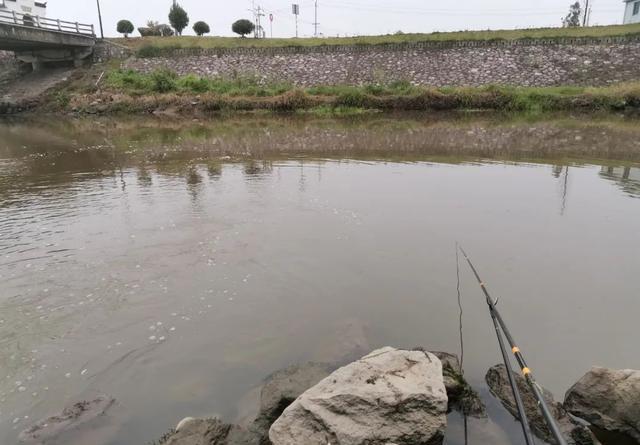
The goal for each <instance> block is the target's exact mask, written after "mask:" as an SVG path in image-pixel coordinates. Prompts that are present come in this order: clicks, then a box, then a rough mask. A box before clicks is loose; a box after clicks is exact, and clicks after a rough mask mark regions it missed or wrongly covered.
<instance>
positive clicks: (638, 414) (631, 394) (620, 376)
mask: <svg viewBox="0 0 640 445" xmlns="http://www.w3.org/2000/svg"><path fill="white" fill-rule="evenodd" d="M564 406H565V408H566V409H567V411H569V412H570V413H572V414H573V415H575V416H578V417H581V418H582V419H585V420H587V421H589V422H591V423H592V424H593V425H595V426H597V427H598V428H601V429H603V430H605V431H610V432H615V433H622V434H626V435H627V436H630V437H633V438H634V439H635V440H637V441H639V442H640V371H637V370H633V369H623V370H614V369H606V368H598V367H594V368H592V369H591V370H590V371H589V372H587V373H586V374H585V375H584V376H583V377H582V378H581V379H580V380H579V381H578V382H577V383H576V384H575V385H573V386H572V387H571V388H570V389H569V391H567V394H566V396H565V399H564Z"/></svg>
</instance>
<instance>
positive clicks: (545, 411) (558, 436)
mask: <svg viewBox="0 0 640 445" xmlns="http://www.w3.org/2000/svg"><path fill="white" fill-rule="evenodd" d="M460 251H461V252H462V255H464V258H465V260H466V261H467V263H468V264H469V267H470V268H471V270H472V271H473V274H474V275H475V277H476V280H478V283H479V284H480V287H481V288H482V292H483V293H484V295H485V297H486V300H487V305H488V306H489V311H490V313H491V318H492V320H493V323H494V327H495V329H496V334H497V336H498V343H499V344H500V350H501V352H502V356H503V359H504V361H505V366H506V367H507V369H506V371H507V376H508V377H509V383H510V385H511V388H512V390H513V395H514V399H515V402H516V407H517V409H518V412H519V413H520V420H521V423H522V429H523V432H524V436H525V441H526V442H527V444H532V443H533V439H532V437H531V430H530V428H529V422H528V420H527V416H526V413H525V412H524V407H523V404H522V399H521V397H520V393H519V391H518V388H517V385H516V384H515V382H514V381H513V376H512V375H511V372H512V371H511V366H510V361H509V357H508V354H507V352H506V348H505V345H504V340H503V338H502V334H501V332H500V330H502V332H503V333H504V336H505V337H506V339H507V341H508V342H509V345H510V346H511V352H512V353H513V355H514V356H515V358H516V361H517V362H518V365H519V366H520V370H521V371H522V375H523V377H524V379H525V381H526V382H527V385H528V386H529V388H530V389H531V392H532V393H533V395H534V397H535V398H536V400H537V402H538V406H539V407H540V411H541V412H542V416H543V417H544V419H545V422H546V423H547V426H548V427H549V430H550V431H551V434H552V436H553V437H554V438H555V440H556V443H557V444H558V445H567V441H566V440H565V438H564V437H563V435H562V433H561V432H560V428H559V427H558V424H557V422H556V420H555V418H554V417H553V414H551V410H550V409H549V406H548V405H547V402H546V401H545V399H544V396H543V394H542V389H541V388H540V386H539V385H538V383H537V382H536V380H535V378H534V376H533V372H532V371H531V368H529V366H528V365H527V362H526V361H525V359H524V356H523V355H522V352H521V351H520V348H519V347H518V346H517V344H516V342H515V340H514V338H513V336H512V335H511V332H510V331H509V328H508V327H507V324H506V323H505V322H504V319H503V318H502V316H501V315H500V312H499V311H498V309H497V307H496V302H495V301H494V300H493V299H492V298H491V296H490V295H489V291H488V290H487V286H486V284H485V282H484V281H482V279H481V278H480V275H479V274H478V271H477V270H476V268H475V266H474V265H473V263H472V262H471V260H470V259H469V256H468V255H467V253H466V252H465V251H464V249H463V248H462V247H460Z"/></svg>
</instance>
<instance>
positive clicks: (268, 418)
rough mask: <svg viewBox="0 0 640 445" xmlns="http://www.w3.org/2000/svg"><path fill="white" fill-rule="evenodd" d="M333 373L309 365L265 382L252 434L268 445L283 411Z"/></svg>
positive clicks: (286, 370)
mask: <svg viewBox="0 0 640 445" xmlns="http://www.w3.org/2000/svg"><path fill="white" fill-rule="evenodd" d="M330 373H331V369H330V366H329V365H327V364H320V363H306V364H304V365H294V366H290V367H288V368H286V369H283V370H281V371H278V372H275V373H274V374H272V375H271V376H270V377H268V378H267V379H266V381H265V384H264V386H263V387H262V391H261V393H260V412H259V414H258V417H257V418H256V420H255V422H254V423H253V425H252V426H251V430H252V431H254V432H256V433H257V434H258V436H259V437H260V443H261V444H269V443H270V442H269V428H270V427H271V425H272V424H273V422H275V421H276V419H277V418H278V417H280V415H281V414H282V413H283V411H284V410H285V409H286V408H287V407H288V406H289V405H291V404H292V403H293V402H294V401H295V400H296V399H297V398H298V397H299V396H300V395H302V393H304V392H305V391H306V390H308V389H309V388H311V387H312V386H314V385H316V384H317V383H318V382H320V381H321V380H322V379H324V378H325V377H327V376H328V375H329V374H330Z"/></svg>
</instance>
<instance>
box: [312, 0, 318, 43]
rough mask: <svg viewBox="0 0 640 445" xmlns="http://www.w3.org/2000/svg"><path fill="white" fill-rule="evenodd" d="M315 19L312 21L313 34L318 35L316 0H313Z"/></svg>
mask: <svg viewBox="0 0 640 445" xmlns="http://www.w3.org/2000/svg"><path fill="white" fill-rule="evenodd" d="M314 17H315V20H314V21H313V26H314V31H313V36H314V37H318V25H319V23H318V0H316V1H315V16H314Z"/></svg>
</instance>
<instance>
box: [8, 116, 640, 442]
mask: <svg viewBox="0 0 640 445" xmlns="http://www.w3.org/2000/svg"><path fill="white" fill-rule="evenodd" d="M638 133H640V126H638V125H637V122H628V121H627V120H623V119H622V120H614V121H610V120H606V121H592V122H588V123H584V122H583V121H582V120H581V119H570V118H565V119H560V120H557V121H551V122H549V121H542V122H540V121H534V122H528V121H525V122H501V121H499V120H497V121H496V120H495V119H494V118H488V117H481V118H477V119H468V118H462V119H457V120H453V121H449V120H448V121H439V120H436V121H433V120H431V118H428V117H424V116H411V117H409V118H408V119H397V120H389V119H379V118H375V119H373V120H370V119H365V120H358V121H340V122H331V121H325V120H321V121H315V120H308V119H293V118H292V119H284V120H283V119H268V118H255V117H254V118H251V119H230V120H222V121H219V122H212V123H189V124H187V125H186V126H185V125H182V126H180V125H177V124H175V123H173V122H172V123H164V122H158V121H137V122H119V121H102V120H98V121H84V120H83V121H55V120H52V121H49V122H41V123H38V124H35V123H34V122H25V121H16V122H5V123H2V124H0V234H1V237H0V280H1V282H2V283H3V286H2V289H1V290H0V363H1V364H2V373H1V374H0V443H3V444H4V443H7V444H11V443H15V439H16V436H17V434H18V432H19V431H21V430H22V429H24V428H26V427H27V426H28V425H30V424H31V423H32V422H33V421H35V420H37V419H39V418H41V417H44V416H45V415H49V414H51V413H54V412H56V411H58V410H59V409H60V407H61V406H62V405H64V404H65V403H66V402H68V401H73V400H78V399H83V398H84V399H88V398H91V397H93V396H95V395H96V394H101V393H107V394H110V395H112V396H114V397H115V398H116V399H117V400H118V405H117V409H116V411H115V412H114V413H113V415H112V416H111V417H109V418H108V419H107V420H106V422H107V425H102V427H101V429H100V430H98V431H95V430H94V431H92V432H91V434H92V436H91V438H90V439H87V437H86V436H84V437H83V438H82V440H81V439H78V438H74V439H73V440H72V439H70V440H69V441H68V442H66V443H67V444H68V445H73V444H75V443H95V444H121V443H147V442H148V441H149V440H151V439H153V438H156V437H159V436H160V435H161V434H162V433H163V432H164V431H165V430H166V429H167V428H168V427H169V426H171V425H173V424H175V423H176V421H177V420H179V419H180V418H182V417H184V416H186V415H200V416H205V415H220V416H222V417H223V418H225V419H227V420H235V419H237V418H239V417H242V414H243V411H242V408H241V406H240V401H241V400H242V399H243V398H244V397H245V396H246V395H247V394H249V393H250V392H251V390H252V388H254V387H255V386H256V385H258V384H259V383H260V381H261V379H262V378H264V376H266V375H268V374H270V373H271V372H273V371H274V370H277V369H280V368H282V367H285V366H287V365H288V364H290V363H292V362H300V361H306V360H316V361H340V360H343V359H344V358H345V357H347V356H348V355H349V354H352V353H354V352H357V351H359V350H363V349H371V348H374V347H378V346H383V345H389V344H390V345H396V346H405V347H414V346H416V345H423V346H425V347H428V348H431V349H434V350H449V351H457V349H458V346H459V345H458V324H457V322H458V303H457V299H456V288H455V284H456V276H455V256H454V254H453V248H454V245H455V242H456V241H460V242H462V243H463V244H464V245H465V247H466V248H467V250H469V253H470V254H472V255H473V258H474V260H475V262H476V263H477V265H478V267H479V268H480V269H481V273H482V275H483V277H484V278H485V279H487V280H488V281H489V283H490V285H491V287H492V290H493V292H494V293H495V294H496V295H500V296H502V299H501V301H502V303H501V305H502V311H503V312H504V315H505V317H506V318H508V320H509V321H510V324H512V326H514V328H513V330H514V334H515V335H516V336H517V338H518V339H520V341H521V342H522V343H523V346H524V347H525V348H526V351H527V354H528V357H529V358H530V361H531V362H532V363H533V364H534V365H535V366H536V369H537V371H538V376H539V379H540V381H541V382H543V383H544V384H545V385H546V386H548V387H549V388H550V389H552V390H553V391H554V392H555V394H556V396H557V397H558V398H561V396H562V394H563V393H564V391H565V390H566V389H567V388H568V387H569V386H570V385H571V384H572V383H573V382H575V381H576V380H577V378H578V377H580V376H581V375H582V374H583V373H584V372H585V371H586V370H588V369H589V367H590V366H592V365H594V364H599V365H604V366H610V367H614V368H638V367H640V362H639V361H638V360H639V358H638V355H637V345H636V342H635V335H634V334H635V327H634V326H635V322H636V318H637V313H638V311H639V310H640V306H639V303H638V301H637V298H636V295H637V293H638V291H639V290H640V283H639V282H638V280H637V266H638V264H639V260H640V253H639V252H640V236H639V235H640V229H639V227H640V226H639V225H638V224H637V221H639V220H640V200H638V199H637V198H638V197H640V193H639V188H640V187H639V186H640V178H639V177H638V176H639V174H638V172H639V171H640V170H639V169H638V166H637V164H636V162H637V161H639V160H640V151H639V150H638V145H637V141H639V140H640V138H638V136H639V134H638ZM461 284H462V287H461V290H462V298H463V303H464V305H465V329H464V331H465V335H466V338H465V368H466V375H467V376H468V377H469V378H470V380H471V381H472V383H473V384H474V385H476V386H477V387H478V388H479V389H480V390H481V392H482V394H483V397H484V399H485V401H486V402H487V404H488V407H489V413H490V419H489V420H487V421H476V420H473V421H470V422H469V424H468V427H469V430H468V431H469V437H470V438H471V439H472V440H471V442H470V443H493V444H498V445H500V444H507V443H511V442H514V441H518V440H519V438H520V436H519V434H520V433H519V430H518V427H517V424H515V423H514V422H513V421H512V420H511V419H510V418H509V416H508V414H506V413H505V412H504V410H502V408H501V407H500V405H499V404H498V403H497V402H496V401H494V400H492V398H491V396H490V395H489V394H488V392H487V390H486V388H485V386H484V383H483V381H482V380H483V376H484V373H485V371H486V370H487V369H488V368H489V367H490V366H492V365H494V364H495V363H498V362H500V357H499V353H498V351H497V348H496V345H495V338H494V336H493V334H492V332H491V324H490V319H488V318H487V312H486V307H485V306H484V302H483V300H482V298H481V296H480V295H479V294H478V289H477V284H475V283H474V281H473V278H472V277H471V276H469V275H468V274H466V273H465V272H464V271H463V274H462V283H461ZM450 421H451V422H450V434H449V435H448V439H447V442H448V444H450V445H457V444H461V443H463V442H464V428H463V421H462V419H460V418H459V417H458V416H457V415H456V414H452V415H451V418H450ZM74 441H75V442H74Z"/></svg>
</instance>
